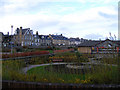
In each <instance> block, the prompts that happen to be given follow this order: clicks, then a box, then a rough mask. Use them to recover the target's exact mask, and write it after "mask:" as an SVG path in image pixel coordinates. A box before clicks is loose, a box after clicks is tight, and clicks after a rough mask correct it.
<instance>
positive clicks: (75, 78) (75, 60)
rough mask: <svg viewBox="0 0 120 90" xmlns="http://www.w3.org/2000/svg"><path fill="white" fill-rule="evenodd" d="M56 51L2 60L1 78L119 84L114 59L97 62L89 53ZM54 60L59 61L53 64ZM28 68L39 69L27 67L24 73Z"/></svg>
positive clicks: (117, 65)
mask: <svg viewBox="0 0 120 90" xmlns="http://www.w3.org/2000/svg"><path fill="white" fill-rule="evenodd" d="M56 52H57V54H54V55H52V56H50V55H47V56H36V57H31V58H25V59H17V58H16V59H14V60H4V61H2V79H3V80H13V81H25V82H27V81H30V82H46V83H81V84H120V77H119V76H120V72H119V71H120V64H119V60H120V59H119V58H118V57H113V58H102V59H97V58H95V56H94V55H91V54H80V53H78V52H67V50H66V52H64V53H58V51H56ZM60 52H62V51H60ZM91 58H94V60H93V59H91ZM58 59H62V60H63V61H62V62H53V60H58ZM26 62H27V63H26ZM55 63H57V64H55ZM42 64H47V65H42ZM31 65H42V66H37V67H34V68H31V69H29V70H27V72H26V73H25V72H24V71H23V69H24V68H26V67H28V68H29V67H30V66H31Z"/></svg>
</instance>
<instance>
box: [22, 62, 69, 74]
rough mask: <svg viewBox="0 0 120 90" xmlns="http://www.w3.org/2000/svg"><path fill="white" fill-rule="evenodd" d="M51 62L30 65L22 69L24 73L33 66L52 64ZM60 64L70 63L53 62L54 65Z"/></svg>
mask: <svg viewBox="0 0 120 90" xmlns="http://www.w3.org/2000/svg"><path fill="white" fill-rule="evenodd" d="M50 64H51V63H47V64H39V65H29V66H28V67H25V68H23V69H22V71H23V72H24V73H27V71H28V70H30V69H31V68H34V67H39V66H46V65H50ZM58 64H68V63H52V65H58Z"/></svg>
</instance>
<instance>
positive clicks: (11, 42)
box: [10, 25, 13, 53]
mask: <svg viewBox="0 0 120 90" xmlns="http://www.w3.org/2000/svg"><path fill="white" fill-rule="evenodd" d="M12 32H13V25H11V41H10V42H11V53H12V50H13V49H12Z"/></svg>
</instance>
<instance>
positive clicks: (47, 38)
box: [39, 35, 50, 40]
mask: <svg viewBox="0 0 120 90" xmlns="http://www.w3.org/2000/svg"><path fill="white" fill-rule="evenodd" d="M42 37H44V38H42ZM39 38H40V39H46V40H50V38H49V35H39Z"/></svg>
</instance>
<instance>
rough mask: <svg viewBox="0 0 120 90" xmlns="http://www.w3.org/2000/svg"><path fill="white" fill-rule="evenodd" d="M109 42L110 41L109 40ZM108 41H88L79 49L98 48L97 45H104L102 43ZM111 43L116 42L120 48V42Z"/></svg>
mask: <svg viewBox="0 0 120 90" xmlns="http://www.w3.org/2000/svg"><path fill="white" fill-rule="evenodd" d="M107 40H109V39H107ZM105 41H106V40H101V41H100V40H99V41H98V40H96V41H95V40H94V41H92V40H90V41H86V42H84V43H81V44H80V45H79V47H94V46H96V45H97V44H100V43H102V42H105ZM109 41H111V40H109ZM111 42H114V43H116V44H118V45H119V46H120V40H119V41H111Z"/></svg>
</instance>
